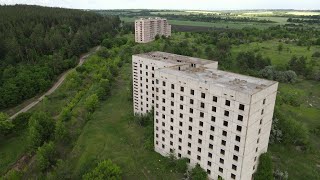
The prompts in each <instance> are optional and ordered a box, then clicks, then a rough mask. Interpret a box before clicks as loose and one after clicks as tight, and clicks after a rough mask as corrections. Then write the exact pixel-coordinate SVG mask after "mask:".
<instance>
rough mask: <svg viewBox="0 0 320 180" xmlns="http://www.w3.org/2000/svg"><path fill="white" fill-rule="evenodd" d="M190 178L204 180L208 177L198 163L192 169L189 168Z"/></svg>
mask: <svg viewBox="0 0 320 180" xmlns="http://www.w3.org/2000/svg"><path fill="white" fill-rule="evenodd" d="M190 178H191V179H192V180H206V179H208V175H207V173H206V171H205V170H204V169H202V168H201V167H200V165H199V164H197V165H196V166H195V167H194V168H193V169H192V170H191V177H190Z"/></svg>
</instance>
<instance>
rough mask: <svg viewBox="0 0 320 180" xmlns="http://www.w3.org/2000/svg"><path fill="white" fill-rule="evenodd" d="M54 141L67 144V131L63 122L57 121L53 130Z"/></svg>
mask: <svg viewBox="0 0 320 180" xmlns="http://www.w3.org/2000/svg"><path fill="white" fill-rule="evenodd" d="M54 139H55V141H56V142H63V143H66V142H68V140H69V139H68V131H67V129H66V127H65V124H64V123H63V121H61V120H58V121H57V122H56V126H55V129H54Z"/></svg>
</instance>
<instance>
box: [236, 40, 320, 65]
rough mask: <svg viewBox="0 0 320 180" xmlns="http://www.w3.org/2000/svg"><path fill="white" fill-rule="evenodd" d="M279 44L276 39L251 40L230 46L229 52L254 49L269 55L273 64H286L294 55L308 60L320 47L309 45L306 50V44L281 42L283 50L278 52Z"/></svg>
mask: <svg viewBox="0 0 320 180" xmlns="http://www.w3.org/2000/svg"><path fill="white" fill-rule="evenodd" d="M279 44H280V42H279V41H276V40H271V41H265V42H253V43H249V44H242V45H239V46H232V50H231V52H232V53H233V55H234V56H235V57H236V55H237V54H238V53H239V52H241V51H256V52H260V53H261V54H262V55H263V56H264V57H269V58H270V59H271V63H272V64H273V65H286V64H287V63H288V62H289V61H290V59H291V57H292V56H294V55H296V56H298V57H300V56H306V57H307V58H308V60H310V59H311V56H312V54H313V53H314V52H316V51H319V49H320V46H311V48H310V50H307V47H306V46H297V45H295V44H286V43H282V44H283V50H282V51H281V52H279V51H278V45H279Z"/></svg>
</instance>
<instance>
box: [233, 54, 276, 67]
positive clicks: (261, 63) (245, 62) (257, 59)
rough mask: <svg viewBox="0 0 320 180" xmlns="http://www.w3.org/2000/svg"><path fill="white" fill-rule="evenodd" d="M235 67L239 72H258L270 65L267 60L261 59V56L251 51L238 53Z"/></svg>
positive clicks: (269, 61)
mask: <svg viewBox="0 0 320 180" xmlns="http://www.w3.org/2000/svg"><path fill="white" fill-rule="evenodd" d="M237 65H238V66H239V68H240V69H241V70H244V71H246V70H253V69H256V70H260V69H263V68H265V67H266V66H270V65H271V60H270V59H269V58H264V57H262V55H261V54H259V53H258V54H256V53H254V52H252V51H248V52H240V53H239V54H238V56H237Z"/></svg>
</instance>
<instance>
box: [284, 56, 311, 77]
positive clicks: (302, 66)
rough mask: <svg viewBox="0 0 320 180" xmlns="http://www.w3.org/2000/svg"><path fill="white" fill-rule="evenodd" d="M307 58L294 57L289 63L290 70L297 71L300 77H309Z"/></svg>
mask: <svg viewBox="0 0 320 180" xmlns="http://www.w3.org/2000/svg"><path fill="white" fill-rule="evenodd" d="M306 60H307V59H306V57H304V56H301V57H300V58H297V57H296V56H293V57H292V58H291V60H290V61H289V63H288V65H289V69H291V70H293V71H295V72H296V73H297V74H298V75H307V73H308V72H307V62H306Z"/></svg>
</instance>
